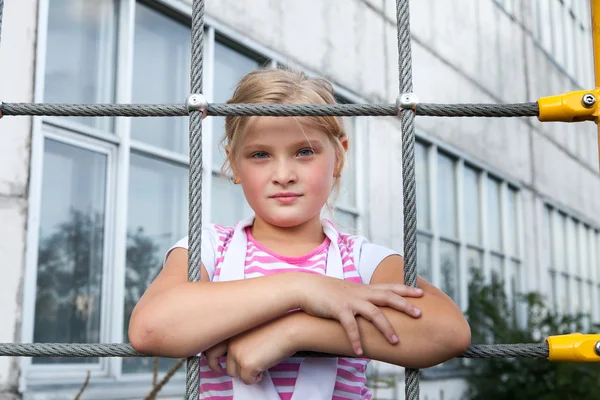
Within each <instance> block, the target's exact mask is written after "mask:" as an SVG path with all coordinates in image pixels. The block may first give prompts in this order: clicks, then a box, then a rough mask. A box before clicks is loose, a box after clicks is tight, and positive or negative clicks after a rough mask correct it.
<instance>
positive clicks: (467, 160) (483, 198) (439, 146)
mask: <svg viewBox="0 0 600 400" xmlns="http://www.w3.org/2000/svg"><path fill="white" fill-rule="evenodd" d="M417 142H418V143H420V144H422V145H425V146H426V153H427V169H428V171H427V173H428V177H429V196H428V201H429V204H428V208H429V213H430V216H431V217H430V229H423V228H418V229H417V234H418V235H419V236H423V237H428V238H429V239H430V240H431V244H430V245H431V246H432V250H431V264H432V267H433V270H432V281H433V282H432V283H433V284H434V285H436V286H438V285H439V284H440V271H439V262H440V259H439V242H440V241H444V242H449V243H454V244H456V245H458V248H459V274H460V275H461V278H464V277H465V276H467V273H468V270H467V266H466V257H465V256H466V254H467V252H468V250H470V249H473V250H477V251H480V252H482V253H483V271H484V276H485V278H486V281H488V282H489V281H490V279H491V271H490V257H491V256H492V255H495V256H499V257H502V259H503V265H504V270H505V271H506V272H507V271H508V270H509V268H508V267H509V265H508V264H509V263H510V262H517V263H519V264H520V265H522V264H523V260H524V254H523V249H524V242H523V240H524V234H523V226H522V222H521V221H522V207H523V204H522V203H523V196H522V193H521V190H522V185H521V184H520V183H519V182H517V181H515V180H513V179H511V178H508V177H505V176H503V174H501V173H500V172H498V171H495V170H494V169H493V168H490V167H489V166H487V165H485V164H483V163H481V162H478V161H476V160H475V159H473V158H472V157H470V156H468V155H466V154H464V153H463V152H461V151H459V150H457V149H455V148H452V147H451V146H449V145H448V144H446V143H441V142H440V141H438V140H436V139H432V138H430V137H428V136H426V135H424V134H422V133H421V132H418V133H417ZM440 152H441V153H443V154H444V155H449V156H450V157H452V158H454V160H455V167H454V171H455V178H456V197H457V198H456V209H455V212H456V216H457V224H458V232H457V237H456V238H452V237H448V236H445V235H442V234H440V230H439V227H438V226H437V225H438V222H437V192H438V187H437V169H438V165H437V154H438V153H440ZM466 167H469V168H472V169H474V170H476V171H477V172H478V201H479V224H480V234H481V243H480V244H476V243H471V242H470V241H468V239H467V238H466V231H465V226H464V222H465V217H464V190H465V187H464V169H465V168H466ZM488 177H492V178H494V179H495V180H497V181H499V182H500V197H501V202H500V204H499V206H500V207H499V210H500V224H501V242H502V246H503V248H502V250H501V251H497V250H494V249H492V248H491V246H490V243H489V234H488V217H487V209H488V207H487V203H488V202H487V192H486V185H487V182H488ZM509 190H513V191H514V193H515V194H516V201H515V206H514V218H515V221H514V222H515V223H516V226H515V230H516V232H517V239H516V243H517V245H518V252H519V253H518V254H517V253H516V251H512V250H511V249H508V248H507V246H508V245H507V243H510V241H509V232H508V224H507V221H506V220H505V218H506V214H507V213H506V209H507V206H506V203H507V201H508V200H507V196H508V194H509V193H510V192H509ZM417 213H418V209H417ZM436 270H437V271H436ZM519 275H520V279H522V278H523V271H522V268H521V269H520V271H519ZM507 277H508V276H507V274H505V275H504V279H505V280H506V278H507ZM460 285H461V286H460V288H459V293H460V299H459V301H458V302H459V306H460V308H461V309H462V310H463V311H466V310H467V307H468V304H467V303H468V293H467V290H468V282H467V281H466V280H465V279H461V280H460Z"/></svg>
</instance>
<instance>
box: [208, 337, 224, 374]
mask: <svg viewBox="0 0 600 400" xmlns="http://www.w3.org/2000/svg"><path fill="white" fill-rule="evenodd" d="M225 354H227V343H226V342H222V343H219V344H217V345H215V346H213V347H211V348H210V349H208V350H207V351H206V352H205V353H204V356H205V357H206V362H207V364H208V366H209V368H210V369H211V370H213V371H214V372H221V371H222V370H223V368H221V363H220V362H219V357H221V356H224V355H225Z"/></svg>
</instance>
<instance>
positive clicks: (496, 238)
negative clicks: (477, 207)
mask: <svg viewBox="0 0 600 400" xmlns="http://www.w3.org/2000/svg"><path fill="white" fill-rule="evenodd" d="M487 207H488V208H487V215H488V236H489V241H490V243H489V244H490V247H491V248H492V249H493V250H496V251H501V250H502V225H501V218H500V182H498V181H497V180H496V179H494V178H488V185H487Z"/></svg>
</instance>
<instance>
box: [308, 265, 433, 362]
mask: <svg viewBox="0 0 600 400" xmlns="http://www.w3.org/2000/svg"><path fill="white" fill-rule="evenodd" d="M302 275H304V276H305V277H303V278H301V279H299V280H298V284H299V285H301V286H300V289H299V290H300V292H301V299H300V308H301V309H302V310H303V311H304V312H306V313H307V314H310V315H313V316H315V317H321V318H330V319H336V320H338V321H339V322H340V323H341V324H342V326H343V327H344V329H345V330H346V334H347V335H348V339H349V340H350V343H351V345H352V348H353V349H354V352H355V353H356V354H357V355H359V356H360V355H362V347H361V342H360V333H359V331H358V323H357V321H356V315H361V316H362V317H363V318H365V319H367V320H369V321H371V322H372V323H373V325H375V326H376V327H377V328H378V329H379V330H380V331H381V332H382V333H383V334H384V336H385V337H386V338H387V339H388V340H389V341H390V343H393V344H394V343H397V342H398V337H397V336H396V333H395V331H394V328H393V327H392V325H391V324H390V322H389V321H388V319H387V318H386V316H385V314H384V313H383V312H382V311H381V310H380V309H379V307H390V308H394V309H396V310H398V311H401V312H404V313H406V314H407V315H409V316H411V317H415V318H417V317H419V316H420V315H421V312H420V310H419V309H417V308H416V307H415V306H414V305H413V304H412V303H411V302H409V301H408V300H406V299H405V298H404V297H421V296H422V295H423V291H422V290H421V289H418V288H414V287H412V286H406V285H402V284H399V283H379V284H362V283H355V282H350V281H347V280H342V279H337V278H331V277H328V276H323V275H308V274H302Z"/></svg>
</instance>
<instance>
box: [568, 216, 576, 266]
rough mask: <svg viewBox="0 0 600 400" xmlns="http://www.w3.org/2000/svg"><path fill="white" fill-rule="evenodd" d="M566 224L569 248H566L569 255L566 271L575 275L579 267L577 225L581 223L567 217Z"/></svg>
mask: <svg viewBox="0 0 600 400" xmlns="http://www.w3.org/2000/svg"><path fill="white" fill-rule="evenodd" d="M566 225H567V230H566V233H567V237H566V240H567V249H566V252H567V254H566V256H567V259H566V260H567V265H566V267H567V268H566V271H567V272H568V273H569V275H574V274H576V271H577V268H576V266H577V265H578V264H579V251H578V249H577V230H578V229H577V227H578V225H579V223H578V222H577V221H576V220H574V219H572V218H567V219H566Z"/></svg>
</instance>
